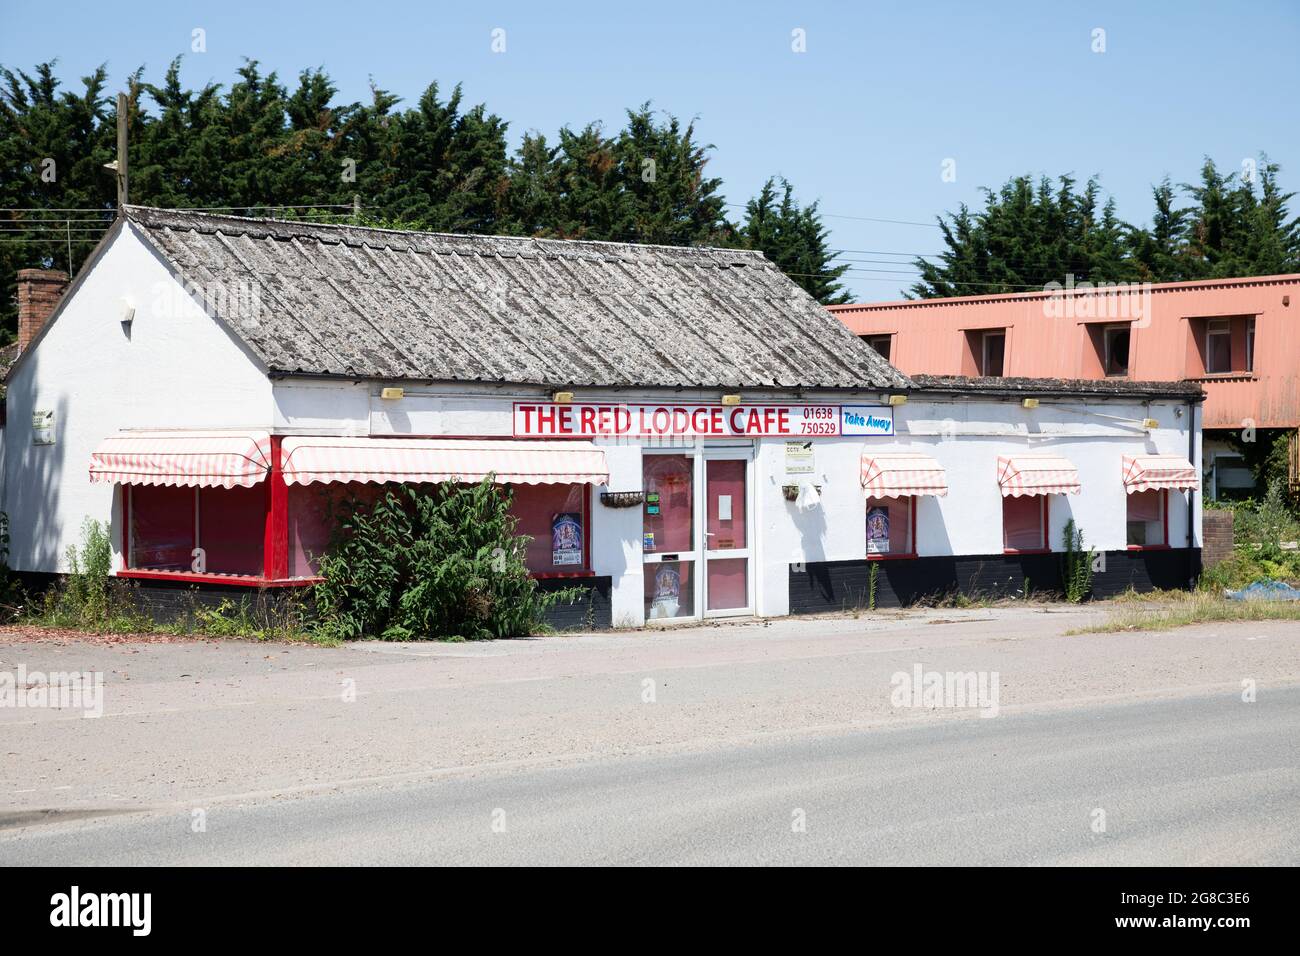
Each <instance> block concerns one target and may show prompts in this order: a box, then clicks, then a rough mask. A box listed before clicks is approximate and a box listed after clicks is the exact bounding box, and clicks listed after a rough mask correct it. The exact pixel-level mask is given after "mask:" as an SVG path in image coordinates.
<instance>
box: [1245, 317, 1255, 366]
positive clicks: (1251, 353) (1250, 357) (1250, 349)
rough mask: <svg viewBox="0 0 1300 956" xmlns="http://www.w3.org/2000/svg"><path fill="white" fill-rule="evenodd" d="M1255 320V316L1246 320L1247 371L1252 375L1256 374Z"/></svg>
mask: <svg viewBox="0 0 1300 956" xmlns="http://www.w3.org/2000/svg"><path fill="white" fill-rule="evenodd" d="M1255 319H1256V316H1253V315H1252V316H1250V317H1249V318H1247V319H1246V371H1247V372H1249V373H1251V374H1254V372H1255Z"/></svg>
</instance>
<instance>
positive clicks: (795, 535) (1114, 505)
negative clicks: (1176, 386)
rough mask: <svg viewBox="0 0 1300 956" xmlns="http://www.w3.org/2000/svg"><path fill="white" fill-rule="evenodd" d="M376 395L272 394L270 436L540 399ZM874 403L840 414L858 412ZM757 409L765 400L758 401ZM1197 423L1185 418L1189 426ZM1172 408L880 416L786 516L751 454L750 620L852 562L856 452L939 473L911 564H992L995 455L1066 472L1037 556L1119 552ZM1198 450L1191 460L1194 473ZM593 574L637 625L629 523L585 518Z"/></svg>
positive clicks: (487, 422) (636, 529) (627, 396)
mask: <svg viewBox="0 0 1300 956" xmlns="http://www.w3.org/2000/svg"><path fill="white" fill-rule="evenodd" d="M378 393H379V386H378V385H368V384H365V383H361V384H352V383H320V382H317V383H312V382H304V381H301V380H286V381H280V382H277V383H276V385H275V405H276V409H277V413H276V423H277V428H280V429H282V430H300V429H306V428H328V427H329V424H330V423H331V422H333V428H334V433H340V432H344V431H346V432H347V433H350V434H376V435H379V434H389V435H393V434H410V435H450V436H460V437H476V436H509V435H510V434H512V429H513V422H512V414H511V412H512V403H513V402H514V401H537V400H538V399H539V398H543V399H544V398H545V393H544V392H543V391H542V390H540V389H523V388H521V389H514V390H505V389H500V388H495V387H490V386H474V385H466V386H464V387H462V388H456V389H448V388H445V387H444V388H436V387H429V388H408V389H407V390H406V393H405V396H404V397H403V398H402V399H401V400H400V401H395V402H394V401H384V400H383V399H380V398H379V397H378ZM873 398H874V399H875V400H877V401H878V400H879V397H878V396H873V397H866V398H864V397H857V398H855V399H853V400H852V402H857V403H862V404H870V403H872V400H873ZM581 400H583V401H595V402H601V401H615V402H618V401H623V402H628V403H638V402H652V401H664V400H665V396H664V395H662V394H656V393H653V392H649V391H643V392H623V393H617V394H615V393H592V394H588V393H583V394H582V396H581ZM670 400H672V401H675V402H682V403H689V402H692V401H704V402H708V401H716V400H717V395H716V393H704V392H699V393H673V394H672V395H671V397H670ZM765 400H767V399H766V397H765ZM770 400H772V401H782V400H787V401H788V400H799V401H807V402H813V403H815V402H817V401H821V400H824V401H827V402H834V403H839V402H845V403H850V402H849V400H847V399H843V398H842V397H830V396H822V397H821V398H819V397H818V396H816V395H804V396H802V397H799V398H798V399H796V397H795V396H793V395H786V396H777V395H773V396H771V397H770ZM1198 414H1199V413H1198ZM1145 418H1154V419H1156V420H1157V421H1158V422H1159V423H1160V424H1159V427H1157V428H1155V429H1153V430H1151V431H1150V432H1147V431H1146V430H1145V429H1143V428H1142V425H1141V422H1142V420H1143V419H1145ZM1189 424H1190V423H1189V420H1188V416H1187V414H1186V405H1185V403H1183V402H1176V401H1162V402H1142V401H1133V400H1122V401H1119V400H1109V399H1108V400H1104V401H1095V402H1088V403H1085V402H1082V401H1079V400H1064V399H1062V400H1054V399H1042V400H1041V404H1040V406H1039V407H1038V408H1037V409H1032V410H1027V409H1025V408H1023V407H1021V405H1020V403H1019V402H1018V401H1016V400H1014V399H993V398H978V397H967V398H963V399H961V400H956V399H954V400H946V399H930V400H920V399H917V398H913V399H912V400H911V401H909V402H908V404H906V405H904V406H901V407H899V408H896V409H895V410H894V428H895V433H896V434H895V436H894V437H890V438H824V439H817V440H816V441H815V442H814V448H815V468H816V472H817V474H816V478H817V481H818V482H819V483H821V484H822V485H823V495H822V504H821V506H820V507H818V508H815V509H813V510H811V511H807V512H800V511H799V510H798V509H797V508H796V507H795V505H794V504H793V503H791V502H788V501H786V500H785V497H784V495H783V494H782V490H781V486H782V484H784V483H785V481H786V479H785V475H784V469H785V442H784V440H782V439H761V440H759V441H758V443H757V449H756V452H755V466H754V479H755V480H754V485H753V492H752V493H753V494H754V496H755V502H756V504H755V508H754V511H753V513H754V515H755V522H756V525H757V528H758V534H757V536H756V537H755V538H754V539H753V540H754V542H755V556H754V558H753V560H754V562H755V567H756V568H758V569H759V575H760V576H759V578H758V581H757V584H758V587H757V588H756V589H755V594H756V601H757V604H756V611H757V613H759V614H765V615H780V614H785V613H788V611H789V579H788V573H789V571H788V569H789V565H790V563H792V562H797V561H808V562H812V561H837V560H852V559H858V558H862V557H864V556H865V554H866V524H865V500H866V497H865V494H864V493H863V490H862V486H861V481H860V462H861V457H862V454H863V452H864V451H867V450H868V449H870V450H874V451H879V452H901V451H921V452H924V453H926V454H929V455H932V456H933V457H935V458H936V459H938V461H939V462H940V463H941V464H943V465H944V467H945V468H946V469H947V471H948V485H949V489H950V491H949V494H948V495H947V496H946V497H943V498H936V497H926V498H923V499H921V502H920V505H919V508H918V513H917V551H918V554H920V555H922V556H932V555H976V554H1001V553H1002V496H1001V491H1000V489H999V487H998V483H997V459H998V456H999V455H1007V454H1017V453H1019V454H1053V455H1063V456H1065V457H1066V458H1068V459H1070V460H1071V461H1072V462H1073V463H1074V464H1075V465H1076V466H1077V467H1078V469H1079V476H1080V480H1081V482H1082V485H1083V493H1082V494H1080V495H1054V496H1052V503H1051V511H1050V514H1051V527H1050V529H1049V536H1050V543H1051V546H1052V548H1053V550H1059V549H1060V541H1061V534H1062V531H1063V529H1064V526H1065V523H1066V521H1067V520H1069V519H1070V518H1071V517H1073V518H1074V520H1075V523H1076V524H1077V525H1078V526H1079V527H1080V528H1082V529H1083V532H1084V535H1085V539H1086V543H1087V544H1088V545H1090V546H1094V547H1096V548H1098V549H1100V550H1122V549H1123V548H1124V547H1125V545H1126V526H1125V521H1126V504H1127V495H1126V493H1125V491H1124V485H1123V482H1122V480H1121V479H1122V470H1121V469H1122V464H1121V460H1122V458H1123V456H1124V455H1134V454H1174V455H1180V456H1187V455H1188V443H1187V437H1188V431H1187V430H1188V427H1189ZM598 443H599V444H601V445H602V446H603V447H604V448H605V449H606V457H607V460H608V463H609V467H610V483H609V486H608V489H596V493H597V496H598V494H599V492H600V491H601V490H613V491H625V490H637V489H640V487H641V446H640V444H639V442H638V441H637V440H631V441H629V440H626V439H617V440H616V439H609V440H604V439H602V440H599V441H598ZM1199 456H1200V448H1199V446H1198V447H1196V448H1195V449H1194V450H1193V452H1192V457H1191V460H1192V461H1198V460H1199ZM1192 497H1193V503H1194V510H1195V515H1196V517H1195V522H1196V525H1195V537H1194V542H1195V545H1194V546H1199V542H1200V524H1199V514H1200V496H1199V494H1196V493H1194V494H1193V496H1192ZM1186 503H1187V496H1185V495H1181V494H1177V493H1172V494H1171V500H1170V509H1169V541H1170V544H1171V546H1173V547H1186V546H1187V507H1186ZM592 549H593V564H594V570H595V571H596V573H597V574H600V575H610V576H611V577H612V578H613V604H614V609H613V616H614V621H615V623H616V624H625V625H632V624H639V623H642V622H643V620H644V608H643V581H644V579H643V576H642V552H641V510H640V509H638V508H628V509H615V508H607V507H603V506H601V505H600V504H599V499H598V497H597V499H596V501H595V503H594V504H593V507H592Z"/></svg>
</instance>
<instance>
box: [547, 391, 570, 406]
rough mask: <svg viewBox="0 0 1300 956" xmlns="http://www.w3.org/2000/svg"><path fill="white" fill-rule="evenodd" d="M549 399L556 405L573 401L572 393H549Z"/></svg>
mask: <svg viewBox="0 0 1300 956" xmlns="http://www.w3.org/2000/svg"><path fill="white" fill-rule="evenodd" d="M551 401H553V402H554V403H555V404H556V405H567V404H569V402H571V401H573V393H572V392H554V393H552V395H551Z"/></svg>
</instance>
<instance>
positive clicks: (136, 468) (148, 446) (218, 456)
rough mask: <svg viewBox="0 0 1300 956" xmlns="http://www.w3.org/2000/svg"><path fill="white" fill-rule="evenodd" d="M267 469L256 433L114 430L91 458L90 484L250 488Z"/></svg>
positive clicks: (262, 439) (266, 437)
mask: <svg viewBox="0 0 1300 956" xmlns="http://www.w3.org/2000/svg"><path fill="white" fill-rule="evenodd" d="M270 468H271V436H270V434H269V433H268V432H258V431H229V432H226V431H202V432H199V431H185V432H180V431H177V432H165V431H139V432H118V433H117V434H116V435H112V436H110V437H108V438H105V439H104V440H103V441H102V442H100V444H99V447H98V448H96V449H95V450H94V451H93V452H92V453H91V455H90V480H91V481H93V482H110V483H116V484H121V485H178V486H186V487H198V488H233V487H235V486H236V485H238V486H240V487H241V488H251V487H253V485H255V484H257V483H258V482H259V481H261V480H262V479H264V478H265V477H266V475H267V472H268V471H270Z"/></svg>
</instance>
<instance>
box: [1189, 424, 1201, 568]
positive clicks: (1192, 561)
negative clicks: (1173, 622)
mask: <svg viewBox="0 0 1300 956" xmlns="http://www.w3.org/2000/svg"><path fill="white" fill-rule="evenodd" d="M1187 460H1188V461H1189V462H1191V464H1192V467H1193V468H1195V469H1196V473H1197V474H1198V475H1199V474H1200V473H1201V462H1200V460H1199V459H1198V458H1197V457H1196V403H1195V402H1193V401H1191V400H1190V399H1189V400H1188V402H1187ZM1196 493H1197V489H1195V488H1194V489H1192V490H1191V492H1189V493H1188V495H1187V585H1188V587H1191V585H1192V584H1193V582H1194V579H1195V577H1196V557H1195V555H1196V550H1195V542H1196V537H1195V535H1196V525H1195V521H1196V498H1195V495H1196Z"/></svg>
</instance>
